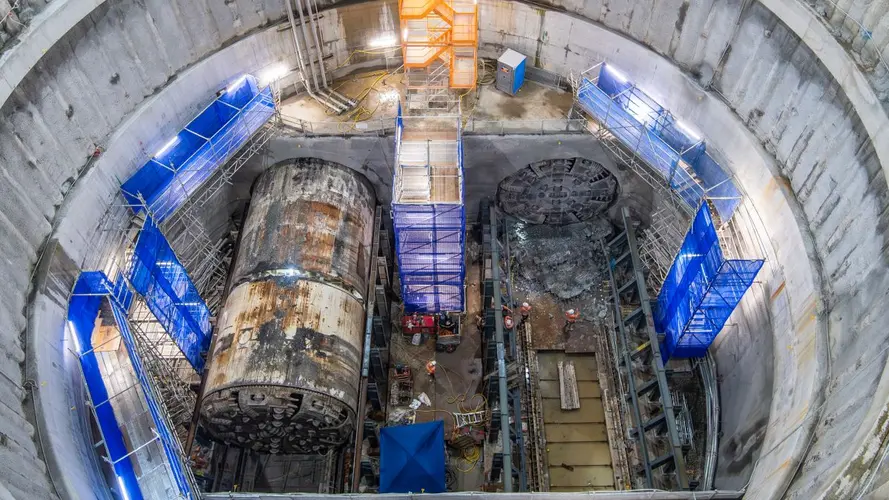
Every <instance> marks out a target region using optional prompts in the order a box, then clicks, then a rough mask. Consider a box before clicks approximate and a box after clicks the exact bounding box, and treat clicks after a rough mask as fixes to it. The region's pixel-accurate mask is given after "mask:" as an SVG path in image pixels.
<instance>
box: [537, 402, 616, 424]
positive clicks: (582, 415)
mask: <svg viewBox="0 0 889 500" xmlns="http://www.w3.org/2000/svg"><path fill="white" fill-rule="evenodd" d="M542 403H543V422H544V423H547V424H549V423H553V424H582V423H590V422H591V423H596V424H602V423H605V409H604V408H603V407H602V400H601V399H598V398H582V399H581V400H580V409H578V410H573V411H562V406H561V403H560V401H559V400H558V399H544V400H543V401H542Z"/></svg>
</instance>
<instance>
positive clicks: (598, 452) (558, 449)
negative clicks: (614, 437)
mask: <svg viewBox="0 0 889 500" xmlns="http://www.w3.org/2000/svg"><path fill="white" fill-rule="evenodd" d="M546 449H547V456H548V457H549V465H550V468H552V467H556V466H558V465H560V464H563V463H565V464H568V465H571V466H576V465H610V464H611V450H610V449H609V448H608V443H547V444H546Z"/></svg>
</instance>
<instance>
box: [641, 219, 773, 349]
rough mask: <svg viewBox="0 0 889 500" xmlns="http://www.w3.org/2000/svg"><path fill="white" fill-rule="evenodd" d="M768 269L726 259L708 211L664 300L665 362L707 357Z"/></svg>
mask: <svg viewBox="0 0 889 500" xmlns="http://www.w3.org/2000/svg"><path fill="white" fill-rule="evenodd" d="M762 265H763V261H762V260H760V259H756V260H742V259H725V258H724V257H723V255H722V249H721V247H720V244H719V237H718V236H717V234H716V227H715V226H714V224H713V219H712V217H711V215H710V210H709V209H708V208H707V205H702V206H701V207H700V209H699V210H698V213H697V215H696V216H695V218H694V220H693V221H692V225H691V228H690V229H689V230H688V233H687V234H686V235H685V239H684V240H683V242H682V247H680V249H679V253H678V254H677V255H676V258H675V259H674V261H673V265H672V266H671V267H670V271H669V272H668V273H667V278H666V280H664V284H663V287H662V288H661V291H660V294H659V295H658V301H657V308H656V310H655V313H654V325H655V329H656V330H657V332H658V333H663V334H665V340H664V346H663V349H662V354H663V356H664V360H665V361H666V360H667V359H669V358H689V357H703V356H705V355H706V354H707V348H708V347H710V344H711V343H712V342H713V340H714V339H715V338H716V336H717V335H718V334H719V331H720V330H722V327H723V326H724V325H725V322H726V321H727V320H728V318H729V316H731V314H732V311H734V310H735V307H737V305H738V303H740V301H741V298H742V297H743V296H744V292H746V291H747V289H748V288H750V286H751V285H752V284H753V280H754V278H755V277H756V274H757V273H758V272H759V270H760V268H762Z"/></svg>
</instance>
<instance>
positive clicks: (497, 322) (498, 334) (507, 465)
mask: <svg viewBox="0 0 889 500" xmlns="http://www.w3.org/2000/svg"><path fill="white" fill-rule="evenodd" d="M490 212H491V215H490V221H491V225H490V234H491V279H492V281H493V285H494V307H493V309H494V341H495V342H496V344H497V388H498V393H499V401H500V403H499V407H500V430H501V432H503V437H502V439H501V442H502V443H503V470H504V471H506V473H505V474H504V476H503V491H505V492H512V441H511V439H510V427H509V395H508V392H507V387H506V348H505V345H504V335H503V309H502V308H501V306H500V305H501V304H502V303H503V299H502V297H501V296H500V286H501V284H500V248H499V244H498V243H497V211H496V209H494V208H493V207H492V208H491V209H490Z"/></svg>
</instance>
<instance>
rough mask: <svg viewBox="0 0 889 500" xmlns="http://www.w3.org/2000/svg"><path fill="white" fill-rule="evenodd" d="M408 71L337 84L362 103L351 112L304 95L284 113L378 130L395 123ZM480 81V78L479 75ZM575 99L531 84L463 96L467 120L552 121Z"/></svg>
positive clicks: (355, 77)
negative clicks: (512, 90) (507, 90)
mask: <svg viewBox="0 0 889 500" xmlns="http://www.w3.org/2000/svg"><path fill="white" fill-rule="evenodd" d="M403 76H404V74H403V73H387V72H386V71H384V70H380V71H374V72H369V73H361V74H358V75H353V76H349V77H346V78H343V79H341V80H338V81H336V82H334V83H333V85H332V88H333V89H335V90H336V91H337V92H339V93H340V94H342V95H344V96H346V97H349V98H350V99H353V100H357V101H359V102H358V105H357V106H356V107H355V109H353V110H352V111H348V112H346V113H343V114H341V115H335V114H334V113H333V112H331V111H330V110H329V109H328V108H327V107H325V106H324V105H322V104H320V103H319V102H317V101H315V100H314V99H313V98H312V97H311V96H309V95H308V94H299V95H295V96H292V97H290V98H288V99H285V100H283V101H282V102H281V114H282V116H284V117H285V118H288V119H291V120H303V121H305V122H311V123H313V124H320V123H325V124H330V123H339V124H341V125H339V126H338V131H339V132H342V133H348V132H350V131H352V130H354V129H361V128H364V127H366V128H369V129H374V128H375V127H376V126H378V125H379V124H380V123H382V122H381V120H389V119H394V118H395V115H396V114H397V112H398V99H399V98H400V96H401V95H402V94H403V92H404V84H403V82H402V79H403ZM480 77H481V75H480ZM572 99H573V96H572V95H571V93H569V92H565V91H562V90H556V89H552V88H549V87H544V86H543V85H540V84H537V83H534V82H530V81H526V82H525V84H524V86H522V88H521V89H519V92H518V93H517V94H516V95H515V96H510V95H508V94H505V93H503V92H500V91H498V90H496V89H495V88H494V86H493V85H484V86H480V87H478V89H477V90H472V91H470V92H469V93H467V94H464V95H463V96H462V100H461V103H462V106H463V116H464V122H466V121H468V120H470V119H474V120H479V121H487V120H533V121H537V120H549V119H560V118H565V117H566V116H567V114H568V110H569V109H570V108H571V103H572Z"/></svg>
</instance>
